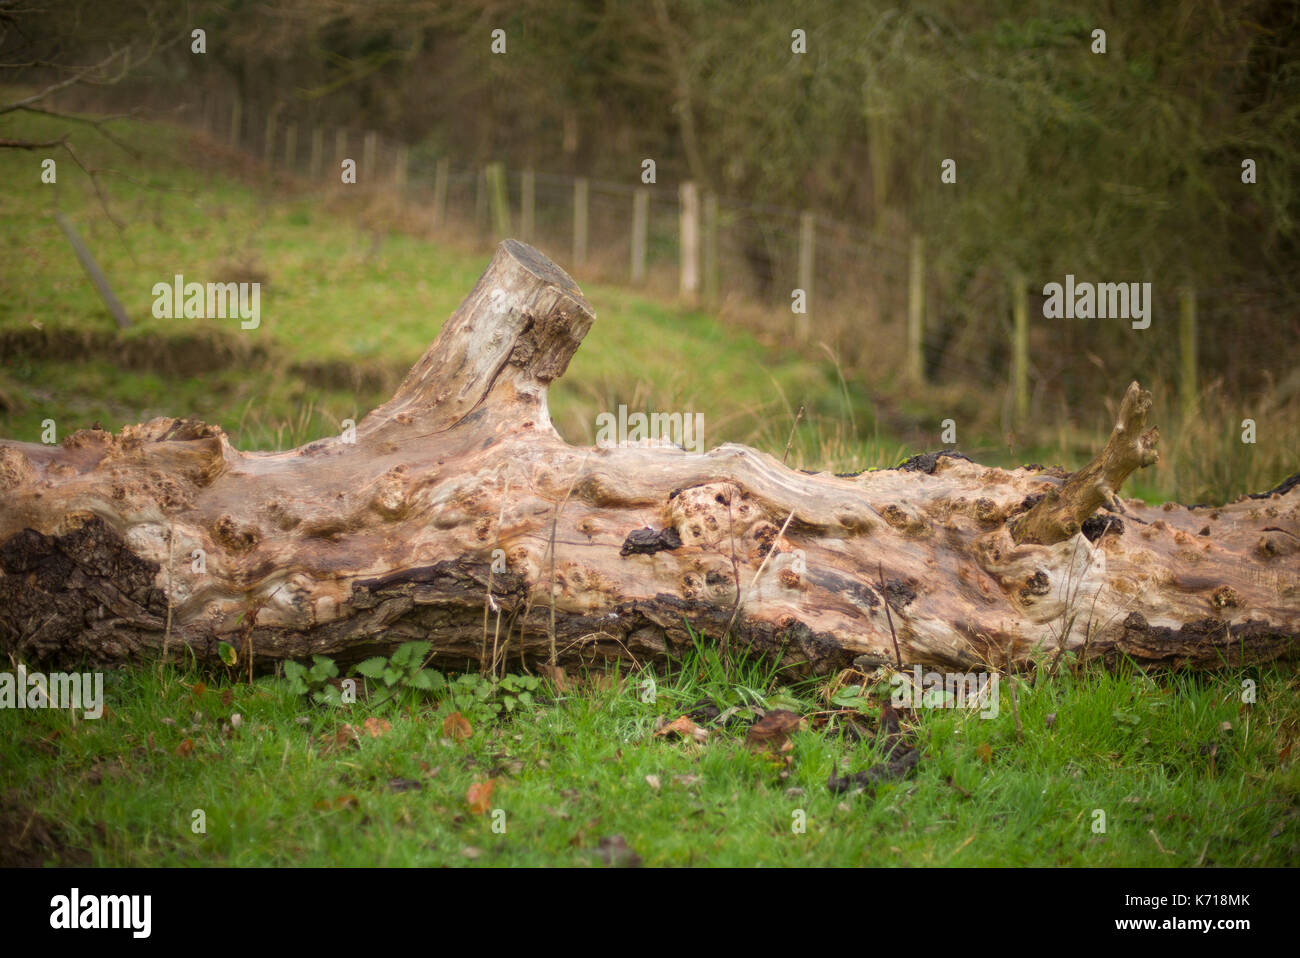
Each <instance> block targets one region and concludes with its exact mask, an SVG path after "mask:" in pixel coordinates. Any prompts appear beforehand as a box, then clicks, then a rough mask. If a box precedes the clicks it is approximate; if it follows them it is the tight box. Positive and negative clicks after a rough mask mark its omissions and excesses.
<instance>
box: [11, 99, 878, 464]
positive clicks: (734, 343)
mask: <svg viewBox="0 0 1300 958" xmlns="http://www.w3.org/2000/svg"><path fill="white" fill-rule="evenodd" d="M10 124H11V126H12V127H13V129H12V131H11V132H13V133H14V134H15V135H27V136H31V137H41V136H48V135H50V134H52V133H53V132H54V131H55V130H56V129H58V127H57V125H55V124H51V123H48V122H45V121H44V120H43V119H42V118H21V119H19V120H10ZM120 133H121V135H122V136H124V137H125V138H126V139H128V140H129V141H130V142H132V143H134V144H136V145H138V146H139V148H140V149H141V151H142V156H141V158H140V159H138V160H137V159H133V158H131V157H129V156H128V155H126V154H125V152H124V151H122V150H120V149H119V148H117V147H116V146H114V145H112V144H110V143H107V142H105V141H100V140H96V139H95V138H94V136H93V134H90V133H86V134H84V135H83V136H82V137H80V138H79V140H78V143H79V149H80V151H81V152H82V154H83V157H86V158H87V162H88V163H90V162H91V158H93V160H94V162H95V165H98V166H104V167H113V168H129V169H131V170H132V176H131V178H130V180H125V179H119V178H115V177H113V176H108V175H106V176H103V177H101V183H102V186H103V189H104V191H105V193H106V195H107V197H108V209H109V210H110V211H111V212H112V214H113V215H114V216H116V217H117V218H119V219H120V220H122V221H123V223H124V224H126V229H125V231H124V232H123V233H121V234H119V233H118V231H117V230H116V229H115V228H114V227H113V226H112V225H111V223H110V222H109V221H108V218H107V215H106V214H105V212H104V209H103V208H102V207H101V205H100V203H99V200H98V198H97V197H96V195H95V193H94V191H93V189H92V187H91V185H90V183H89V181H88V179H87V178H86V177H85V175H84V174H82V173H81V171H80V170H78V169H76V167H75V166H73V164H72V163H71V162H70V160H68V158H67V157H64V156H62V155H59V154H57V153H54V154H52V155H53V156H54V158H55V159H56V160H57V161H58V163H59V167H58V176H59V180H58V184H57V185H49V184H42V183H41V182H40V181H39V175H38V174H39V162H38V158H34V157H33V156H32V155H30V154H25V153H18V152H14V151H0V177H4V179H5V181H6V182H7V183H8V184H10V187H9V188H8V189H6V191H5V192H4V193H3V194H0V256H3V258H4V259H5V261H6V262H7V263H11V264H18V263H21V264H22V268H21V270H16V269H8V270H6V272H7V273H8V275H7V276H6V295H5V296H4V297H0V335H4V334H9V335H14V336H24V337H27V339H26V340H25V343H26V345H25V347H24V348H23V349H22V350H18V349H14V350H13V351H12V353H13V354H12V355H10V356H7V357H6V364H5V368H4V372H3V376H2V377H0V434H4V435H6V436H9V437H13V438H21V439H26V440H29V441H36V440H37V439H38V438H39V436H40V432H41V424H42V423H43V422H44V421H45V420H46V419H53V420H55V422H56V424H58V426H59V435H60V436H61V435H64V434H66V433H67V432H69V431H71V430H73V429H77V428H84V427H87V426H89V425H91V423H92V422H93V421H95V420H100V421H101V423H102V425H103V426H104V427H105V428H108V429H114V430H116V429H119V428H120V427H121V426H122V425H124V424H127V423H132V422H136V421H139V420H140V419H142V418H148V417H151V416H157V415H176V416H181V415H193V416H198V417H200V418H203V419H206V420H209V421H217V422H220V423H221V424H222V425H223V426H225V427H226V428H227V430H228V431H229V432H230V433H231V435H232V441H233V442H234V443H235V445H236V446H238V447H242V448H278V447H281V446H284V445H291V444H296V443H298V442H302V441H306V440H310V439H315V438H319V437H320V436H322V435H326V434H333V433H336V432H337V431H338V429H339V426H338V424H339V422H340V421H341V420H343V419H345V418H354V419H359V418H360V416H361V415H363V414H364V413H365V412H367V411H369V409H371V408H373V407H374V406H376V405H378V404H379V403H380V402H382V401H383V400H384V399H386V398H387V397H388V395H390V394H391V389H392V388H393V387H394V386H395V385H396V383H397V381H399V380H400V377H401V376H402V375H403V374H404V373H405V371H406V370H407V369H408V368H409V367H410V366H411V364H412V363H414V361H415V360H416V359H417V358H418V357H419V356H420V354H421V353H422V352H423V351H424V350H425V348H426V347H427V346H428V344H429V343H430V342H432V341H433V339H434V337H435V336H436V335H437V333H438V331H439V330H440V329H441V326H442V323H443V321H444V320H445V319H446V317H447V316H448V315H450V313H451V312H452V311H453V310H454V309H455V308H456V306H457V305H459V303H460V301H461V300H462V299H463V298H464V296H465V295H466V294H467V293H468V292H469V290H470V289H471V287H472V286H473V285H474V282H475V280H476V279H477V278H478V276H479V274H480V273H481V272H482V270H483V268H484V267H485V266H486V265H487V262H488V259H489V258H490V257H489V255H488V254H484V253H482V252H474V251H467V250H465V249H463V248H460V247H458V246H453V245H449V244H446V243H434V242H431V241H430V240H428V239H425V238H423V237H422V236H415V235H407V234H405V233H402V232H397V231H389V230H387V229H386V228H382V224H381V227H377V228H376V229H370V228H367V227H366V226H365V225H364V224H365V223H366V222H368V221H370V220H373V219H375V218H376V216H377V214H376V213H375V212H374V209H373V208H372V206H371V205H370V202H369V200H368V199H367V198H366V197H365V196H364V195H362V194H360V193H358V194H355V195H354V194H348V193H343V192H340V193H339V194H332V195H328V196H317V195H302V194H300V193H295V192H294V191H293V189H292V188H289V187H285V186H284V185H283V184H281V185H280V187H278V188H277V191H276V192H275V193H271V192H270V191H269V187H266V186H261V185H258V182H257V180H256V178H255V177H254V178H252V181H251V182H250V178H249V177H247V176H243V177H238V176H236V175H235V174H236V173H238V172H240V171H239V170H238V169H237V168H236V158H235V157H233V156H230V155H227V154H226V153H224V152H222V150H221V148H220V147H219V146H216V145H213V144H210V143H206V142H204V141H198V140H193V139H191V138H190V137H189V135H188V134H185V133H181V132H178V131H175V130H171V129H168V128H163V127H153V126H149V125H146V124H141V123H125V124H122V125H121V129H120ZM83 144H84V145H83ZM187 150H190V151H194V150H199V151H200V152H197V153H195V152H189V153H187V152H186V151H187ZM190 163H193V164H196V165H197V168H194V167H191V166H190V165H187V164H190ZM56 208H60V209H62V210H63V211H64V213H65V215H67V216H69V218H70V219H71V220H72V221H73V222H74V223H75V224H76V225H77V228H78V230H79V231H80V232H81V233H82V235H83V238H84V239H85V240H86V242H87V244H88V245H89V246H90V248H91V250H92V251H93V253H94V255H95V256H96V258H97V260H98V262H99V264H100V266H101V267H102V268H103V269H104V271H105V273H106V274H107V275H108V276H109V277H110V278H111V280H112V282H113V285H114V288H115V290H116V292H117V295H118V297H119V299H121V301H122V302H123V304H124V306H125V307H126V309H127V312H128V314H129V315H130V316H131V317H132V319H133V321H134V323H135V325H134V327H133V328H132V329H131V330H129V331H127V332H126V333H124V334H120V335H119V334H117V333H116V332H115V328H114V326H113V323H112V320H111V319H110V318H109V316H108V314H107V311H106V310H105V308H104V307H103V305H102V304H101V303H100V301H99V300H98V298H97V296H96V294H95V292H94V290H93V288H92V287H91V284H90V282H89V281H88V280H87V279H86V277H85V276H84V275H83V274H82V272H81V269H80V267H79V266H78V264H77V262H76V260H75V259H74V258H73V255H72V252H71V250H70V248H69V247H68V245H67V243H66V241H65V239H64V238H63V236H62V234H61V233H60V231H59V229H58V228H57V226H56V224H55V222H54V220H53V211H54V210H55V209H56ZM176 273H180V274H182V275H184V276H185V277H186V280H187V281H190V280H194V281H199V282H205V281H208V280H229V279H235V280H238V279H245V278H247V279H256V280H258V281H260V282H261V283H262V284H263V288H262V300H261V317H262V318H261V325H260V327H259V328H257V329H255V330H241V329H240V328H239V323H238V321H237V320H234V319H231V320H193V319H190V320H186V319H159V318H156V317H154V316H153V315H152V306H153V295H152V289H153V285H154V284H155V283H157V282H170V281H171V277H172V276H173V275H175V274H176ZM585 292H586V293H587V296H588V299H589V300H590V301H591V302H592V304H593V305H594V306H595V308H596V311H597V314H598V318H597V322H596V325H595V327H594V328H593V330H592V332H591V333H589V334H588V336H587V339H586V341H585V342H584V344H583V347H582V348H581V349H580V350H579V351H578V354H577V356H576V357H575V359H574V361H573V363H572V364H571V367H570V369H569V371H568V372H567V373H566V375H565V377H564V378H563V379H562V380H561V381H560V382H559V383H558V384H557V385H556V386H555V387H554V388H553V389H552V401H551V409H552V412H553V417H554V419H555V422H556V426H557V428H559V429H560V431H561V433H562V434H564V435H565V436H566V437H567V438H569V439H570V440H571V441H573V442H578V443H591V442H594V440H595V416H596V414H597V413H598V412H600V411H603V410H606V409H612V408H617V405H618V404H619V403H627V404H628V405H629V406H630V407H631V408H633V409H637V408H643V409H651V410H671V411H685V410H689V411H691V412H703V413H704V414H705V441H706V443H707V444H708V445H710V446H712V445H717V444H719V443H722V442H726V441H741V440H749V439H753V438H754V437H756V436H759V435H764V434H765V433H766V432H767V431H771V430H772V426H771V424H772V423H773V422H774V421H781V420H784V422H785V426H784V427H779V428H775V432H780V433H782V435H781V437H780V440H779V441H780V442H781V443H782V444H783V443H784V441H785V438H786V434H787V433H788V430H789V425H790V423H791V422H792V421H793V410H791V411H790V413H789V414H788V415H787V412H786V410H785V409H784V408H783V402H782V400H781V398H780V397H781V396H786V397H789V402H790V403H792V404H794V405H795V406H797V405H800V404H807V405H808V406H809V408H810V410H811V409H814V408H816V409H825V410H827V411H829V412H830V413H831V414H832V415H834V416H839V415H840V414H841V413H842V407H841V405H840V403H841V401H842V400H841V397H840V395H839V391H838V390H839V387H838V385H837V383H836V380H835V374H834V371H833V369H831V368H830V367H829V366H827V365H826V364H824V363H817V362H813V361H809V360H806V359H801V358H799V357H796V356H792V355H789V354H780V353H778V352H777V351H775V350H772V349H768V348H766V347H763V346H761V345H760V344H759V343H758V342H757V340H756V339H755V338H754V337H753V336H751V335H748V334H746V333H744V332H743V331H738V330H735V329H731V328H727V327H725V326H723V325H722V324H721V323H720V322H718V320H717V319H716V318H714V317H712V316H709V315H706V314H704V313H700V312H695V311H690V310H685V309H679V308H677V307H676V306H668V305H665V304H662V303H659V302H655V301H652V300H648V299H645V298H643V297H639V296H636V295H633V294H630V293H628V292H626V291H623V290H618V289H613V288H606V287H601V286H588V287H587V288H586V290H585ZM88 334H90V335H93V336H95V337H97V338H96V339H95V340H94V341H93V343H92V344H90V345H89V346H88V348H86V349H84V350H78V351H77V352H76V355H73V356H69V355H65V354H59V353H58V351H57V350H55V349H53V348H52V347H49V346H48V345H45V344H46V343H48V342H49V341H57V339H58V337H60V336H65V335H72V336H83V337H84V336H86V335H88ZM34 336H39V337H41V343H38V344H37V345H32V344H31V338H32V337H34ZM255 350H260V352H257V353H255V354H252V351H255ZM67 351H68V350H67V348H66V347H65V349H64V350H63V352H64V353H67ZM131 357H135V358H134V359H132V358H131ZM159 369H162V370H169V369H170V370H181V372H180V373H178V374H173V375H166V374H163V375H160V374H159V373H158V372H157V371H156V370H159ZM354 373H369V374H370V377H371V378H370V379H369V380H364V379H363V381H362V384H361V385H360V386H356V385H354V383H353V382H352V381H351V377H352V375H353V374H354ZM864 418H865V417H864V414H863V413H862V412H859V420H860V421H861V420H862V419H864ZM286 423H293V424H295V426H296V427H297V428H292V429H289V428H286V427H285V424H286ZM872 458H873V460H874V456H873V457H872ZM866 464H871V465H878V464H880V463H879V462H875V461H873V462H871V463H866Z"/></svg>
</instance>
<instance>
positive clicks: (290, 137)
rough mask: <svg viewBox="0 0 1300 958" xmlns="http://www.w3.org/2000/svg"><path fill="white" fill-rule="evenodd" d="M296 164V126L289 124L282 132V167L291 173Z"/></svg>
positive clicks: (295, 124)
mask: <svg viewBox="0 0 1300 958" xmlns="http://www.w3.org/2000/svg"><path fill="white" fill-rule="evenodd" d="M297 163H298V124H297V123H290V124H289V125H288V126H287V127H285V130H284V165H285V168H286V169H288V170H289V172H291V173H292V172H293V169H294V167H295V166H296V165H297Z"/></svg>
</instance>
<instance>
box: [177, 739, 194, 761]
mask: <svg viewBox="0 0 1300 958" xmlns="http://www.w3.org/2000/svg"><path fill="white" fill-rule="evenodd" d="M193 752H194V739H192V738H187V739H185V741H183V742H181V744H180V745H177V746H176V754H177V755H179V756H180V757H181V758H189V757H190V755H192V754H193Z"/></svg>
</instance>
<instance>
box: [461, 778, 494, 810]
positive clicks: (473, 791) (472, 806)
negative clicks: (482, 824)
mask: <svg viewBox="0 0 1300 958" xmlns="http://www.w3.org/2000/svg"><path fill="white" fill-rule="evenodd" d="M496 784H497V783H496V780H495V779H491V778H489V779H488V780H487V781H486V782H475V783H474V784H473V785H471V786H470V787H469V790H468V791H466V792H465V801H466V802H467V803H468V804H469V810H470V811H471V812H473V813H474V814H475V815H482V814H484V813H485V812H486V811H487V810H488V808H489V807H491V804H492V790H493V789H494V788H496Z"/></svg>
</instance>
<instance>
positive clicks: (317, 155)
mask: <svg viewBox="0 0 1300 958" xmlns="http://www.w3.org/2000/svg"><path fill="white" fill-rule="evenodd" d="M324 153H325V134H324V132H323V131H322V130H321V128H320V127H319V126H314V127H312V131H311V165H310V166H309V167H308V175H309V176H310V177H311V178H312V179H313V180H315V179H318V178H319V177H320V164H321V157H322V156H323V155H324Z"/></svg>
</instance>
